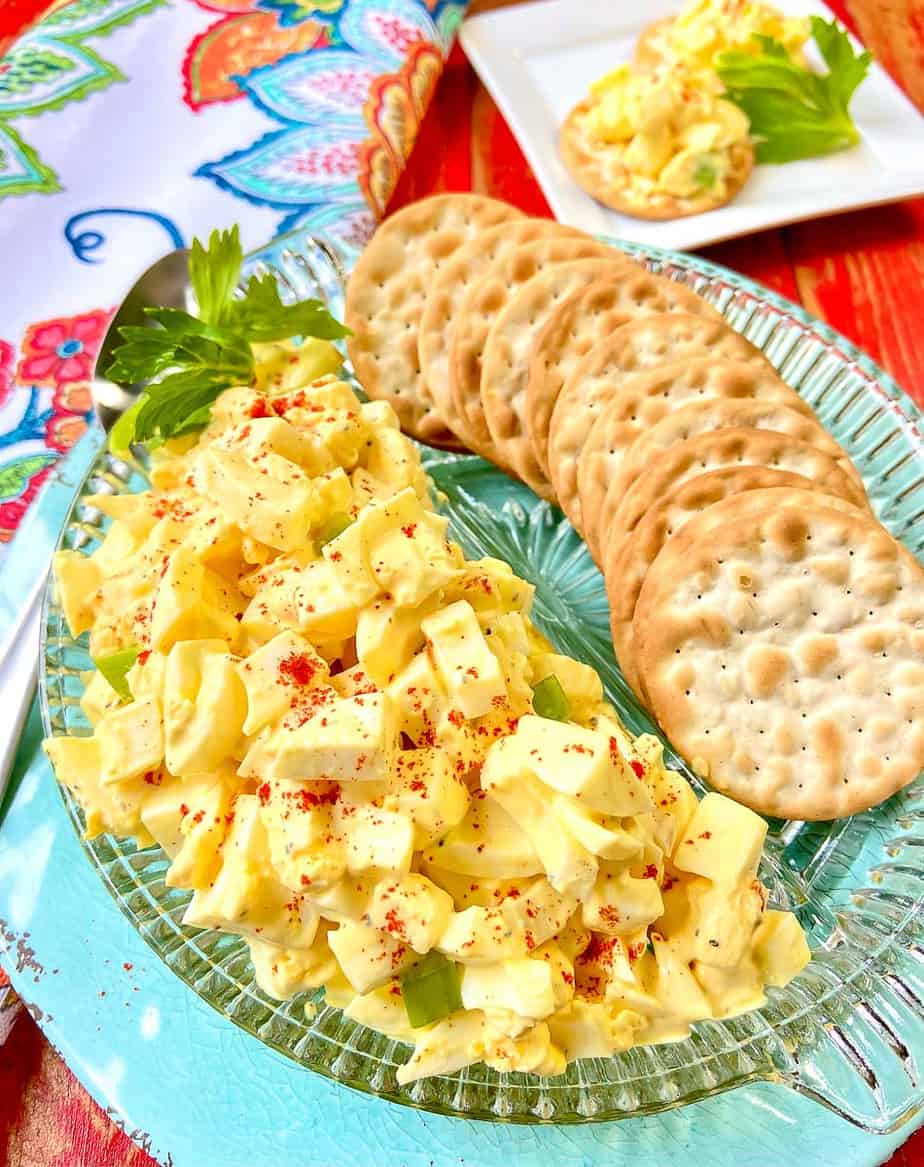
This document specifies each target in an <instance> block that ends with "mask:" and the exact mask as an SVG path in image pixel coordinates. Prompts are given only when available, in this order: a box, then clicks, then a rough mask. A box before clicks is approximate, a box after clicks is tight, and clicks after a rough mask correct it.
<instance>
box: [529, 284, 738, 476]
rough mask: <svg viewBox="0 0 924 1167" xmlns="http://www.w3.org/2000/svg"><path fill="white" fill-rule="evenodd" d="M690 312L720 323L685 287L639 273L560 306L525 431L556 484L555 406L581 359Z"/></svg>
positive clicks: (544, 340) (548, 328) (539, 363)
mask: <svg viewBox="0 0 924 1167" xmlns="http://www.w3.org/2000/svg"><path fill="white" fill-rule="evenodd" d="M656 312H687V313H689V314H691V315H702V316H710V317H712V318H713V319H721V316H720V315H719V313H718V312H717V311H716V309H715V308H713V306H712V305H711V304H709V303H708V302H707V301H706V300H704V299H703V298H702V296H700V295H698V294H697V293H696V292H694V291H693V289H692V288H689V287H687V286H686V284H681V283H678V282H677V281H676V280H668V279H665V278H663V277H660V276H654V277H652V276H650V275H648V274H647V273H645V272H639V271H636V272H635V273H634V274H633V275H632V277H631V278H630V279H625V280H599V281H597V282H595V283H593V284H591V285H590V286H588V287H586V288H583V289H581V291H579V292H575V294H574V295H573V296H570V297H569V298H568V299H567V300H566V301H565V302H564V303H563V304H561V305H560V306H559V307H558V308H557V309H556V310H555V311H554V312H553V313H552V315H551V317H550V318H549V320H548V321H547V322H546V324H545V327H544V328H543V329H542V331H541V332H540V333H539V336H538V337H537V338H536V343H535V345H534V346H533V352H532V356H531V358H530V362H529V375H528V379H527V384H526V425H527V432H528V434H529V439H530V442H531V444H532V449H533V453H534V454H535V456H536V458H537V460H538V462H539V465H540V466H541V467H542V470H543V473H544V474H545V476H546V478H547V479H549V480H551V470H550V467H549V460H548V437H549V426H550V423H551V420H552V413H553V411H554V409H555V402H556V401H557V400H558V395H559V393H560V392H561V390H562V388H563V386H564V385H565V383H566V382H567V380H568V378H569V377H570V376H571V374H572V373H573V372H574V369H575V368H576V366H577V365H578V363H579V361H580V360H581V358H582V357H583V356H584V354H585V353H587V352H589V351H590V349H591V348H593V346H594V345H595V344H598V343H599V342H600V341H601V340H603V339H604V337H606V336H609V335H610V334H611V333H613V332H614V331H615V330H616V329H617V328H619V327H621V326H622V325H623V324H628V323H629V322H630V321H631V320H633V319H635V318H636V317H638V316H647V315H652V314H653V313H656Z"/></svg>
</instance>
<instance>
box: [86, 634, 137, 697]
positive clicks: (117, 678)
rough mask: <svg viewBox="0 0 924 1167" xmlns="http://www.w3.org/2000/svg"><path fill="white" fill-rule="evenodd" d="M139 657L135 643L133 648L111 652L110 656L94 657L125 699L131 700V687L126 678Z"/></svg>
mask: <svg viewBox="0 0 924 1167" xmlns="http://www.w3.org/2000/svg"><path fill="white" fill-rule="evenodd" d="M137 659H138V648H137V646H135V645H132V647H131V648H122V649H120V650H119V651H118V652H111V653H109V654H108V656H99V657H94V658H93V663H94V664H95V665H96V667H97V668H98V669H99V671H100V672H101V673H102V674H103V676H104V677H105V678H106V680H107V681H108V682H109V684H110V685H111V686H112V688H113V689H115V691H116V692H117V693H118V694H119V696H120V697H121V698H122V700H123V701H131V699H132V693H131V689H129V687H128V681H127V680H126V679H125V678H126V675H127V674H128V670H129V669H130V668H131V667H132V665H133V664H134V663H135V661H136V660H137Z"/></svg>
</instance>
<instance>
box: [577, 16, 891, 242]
mask: <svg viewBox="0 0 924 1167" xmlns="http://www.w3.org/2000/svg"><path fill="white" fill-rule="evenodd" d="M810 36H811V38H812V39H813V41H814V43H815V46H816V47H817V50H818V52H819V55H820V56H821V58H822V59H823V61H824V64H825V66H826V67H827V70H828V72H827V73H826V74H825V73H821V72H819V71H817V70H816V69H815V68H814V67H813V66H812V64H810V62H809V61H808V59H807V57H806V55H805V51H804V50H805V46H806V44H807V42H808V40H809V37H810ZM869 63H870V57H869V54H867V53H862V54H860V55H855V53H854V50H853V47H852V46H851V44H850V40H849V37H848V36H847V34H846V32H845V31H844V30H843V29H841V28H840V27H839V26H838V25H837V23H836V22H835V21H830V22H826V21H823V20H821V19H820V18H819V17H817V16H813V17H811V18H799V17H794V18H793V17H787V16H784V15H783V14H782V13H780V12H778V11H777V10H776V9H775V8H773V7H772V6H770V5H767V4H762V3H758V2H755V0H688V3H687V4H685V5H684V7H683V8H682V9H681V10H680V11H679V12H678V13H677V15H676V16H674V17H672V18H670V19H667V20H660V21H658V22H657V23H655V24H653V25H650V26H649V27H648V28H647V29H646V30H645V31H644V32H643V33H642V35H641V36H640V37H639V40H638V43H637V45H636V49H635V56H634V60H633V63H632V64H631V65H624V66H621V67H619V68H617V69H614V70H613V71H612V72H610V73H608V74H607V75H606V76H604V77H602V78H601V79H600V80H599V81H597V82H595V83H594V84H593V85H592V86H591V88H590V91H589V93H588V95H587V96H586V97H585V98H584V99H583V100H582V101H580V102H579V103H578V104H577V105H576V106H575V107H574V109H572V111H571V112H570V114H569V115H568V117H567V118H566V119H565V121H564V123H563V125H562V127H561V130H560V134H559V145H560V150H561V155H562V158H563V160H564V162H565V165H566V166H567V168H568V170H569V171H570V173H571V175H572V177H573V178H574V179H575V180H576V181H577V182H578V184H579V185H580V186H582V187H583V188H584V190H586V191H587V192H588V194H590V195H592V196H593V197H594V198H595V199H597V200H598V202H601V203H603V204H604V205H606V206H609V207H612V208H613V209H615V210H618V211H621V212H623V213H624V214H627V215H632V216H634V217H636V218H641V219H674V218H680V217H682V216H686V215H695V214H700V213H702V212H704V211H709V210H713V209H715V208H717V207H720V206H722V205H724V204H725V203H727V202H729V201H730V200H731V199H733V198H734V197H735V195H736V194H737V193H738V191H739V190H740V189H741V188H742V186H743V185H744V183H745V182H746V181H747V179H748V176H749V175H750V173H751V171H752V169H753V167H754V164H755V161H756V162H758V163H762V162H764V163H785V162H791V161H794V160H796V159H798V158H809V157H814V156H816V155H819V154H828V153H832V152H834V151H836V150H841V149H845V148H848V147H850V146H853V145H855V144H856V143H857V142H858V141H859V140H860V133H859V130H858V129H857V127H856V126H855V124H854V123H853V121H852V119H851V117H850V114H849V110H848V107H849V104H850V100H851V98H852V96H853V93H854V91H855V90H856V88H857V86H858V85H859V84H860V83H861V81H862V80H863V78H864V76H865V75H866V71H867V69H868V68H869Z"/></svg>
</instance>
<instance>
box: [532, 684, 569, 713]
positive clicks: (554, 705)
mask: <svg viewBox="0 0 924 1167" xmlns="http://www.w3.org/2000/svg"><path fill="white" fill-rule="evenodd" d="M533 712H534V713H535V714H536V715H537V716H538V717H548V718H550V719H551V720H552V721H567V720H568V719H569V718H570V716H571V707H570V706H569V705H568V698H567V697H566V696H565V690H564V689H563V688H562V687H561V681H559V679H558V677H556V676H555V674H554V673H549V675H548V676H547V677H545V678H544V679H543V680H541V681H540V682H539V684H538V685H535V686H534V687H533Z"/></svg>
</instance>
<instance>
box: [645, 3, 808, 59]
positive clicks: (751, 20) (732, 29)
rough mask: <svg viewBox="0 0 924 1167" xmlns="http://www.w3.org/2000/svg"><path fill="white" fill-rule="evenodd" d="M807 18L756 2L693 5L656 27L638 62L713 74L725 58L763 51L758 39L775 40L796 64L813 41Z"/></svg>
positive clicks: (647, 35) (647, 37)
mask: <svg viewBox="0 0 924 1167" xmlns="http://www.w3.org/2000/svg"><path fill="white" fill-rule="evenodd" d="M809 34H810V28H809V21H808V18H807V17H788V16H784V15H783V13H781V12H779V11H778V10H777V9H776V8H773V7H772V6H771V5H769V4H760V3H755V2H754V0H689V3H687V4H685V5H684V6H683V8H681V10H680V12H678V14H677V15H676V16H675V17H673V18H672V19H670V20H666V21H661V22H659V23H658V24H655V25H652V26H651V27H650V28H649V30H648V32H647V33H646V34H644V35H643V37H642V39H641V42H640V44H639V49H638V53H637V60H638V61H639V63H640V64H644V65H645V66H648V65H651V64H653V63H654V62H656V61H658V60H660V61H666V62H681V63H683V64H686V65H689V66H691V67H693V68H695V69H701V70H709V69H712V68H714V66H715V63H716V58H717V57H718V56H719V54H720V53H723V52H727V51H728V50H732V49H733V50H737V51H739V52H745V53H757V52H759V51H760V47H759V42H757V41H756V40H755V39H754V38H755V37H758V36H762V37H770V38H772V39H773V40H775V41H777V42H778V43H779V44H781V45H782V46H783V48H784V49H785V50H786V52H787V53H789V54H790V55H791V56H792V57H793V58H794V59H795V60H796V61H799V62H801V61H802V60H803V56H802V49H803V47H804V45H805V43H806V41H807V40H808V39H809Z"/></svg>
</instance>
